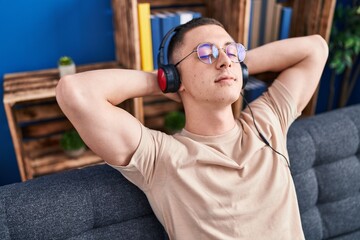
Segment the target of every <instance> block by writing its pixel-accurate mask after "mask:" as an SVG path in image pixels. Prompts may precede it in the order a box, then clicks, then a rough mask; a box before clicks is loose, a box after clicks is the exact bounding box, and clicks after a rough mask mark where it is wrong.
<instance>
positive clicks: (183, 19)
mask: <svg viewBox="0 0 360 240" xmlns="http://www.w3.org/2000/svg"><path fill="white" fill-rule="evenodd" d="M176 14H178V15H179V16H180V24H184V23H187V22H189V21H191V20H192V19H193V18H194V17H193V12H191V11H177V12H176Z"/></svg>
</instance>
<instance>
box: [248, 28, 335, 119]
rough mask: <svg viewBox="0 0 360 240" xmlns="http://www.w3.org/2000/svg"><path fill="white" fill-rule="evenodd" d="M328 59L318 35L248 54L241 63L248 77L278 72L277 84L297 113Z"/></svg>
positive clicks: (308, 98) (324, 45)
mask: <svg viewBox="0 0 360 240" xmlns="http://www.w3.org/2000/svg"><path fill="white" fill-rule="evenodd" d="M327 57H328V46H327V43H326V41H325V40H324V39H323V38H322V37H321V36H319V35H312V36H306V37H297V38H290V39H286V40H281V41H276V42H272V43H269V44H266V45H264V46H261V47H258V48H255V49H253V50H250V51H249V52H248V54H247V57H246V59H245V63H246V64H247V66H248V68H249V73H250V74H257V73H263V72H268V71H271V72H280V75H279V76H278V78H277V80H279V81H281V82H282V83H283V84H284V85H285V86H286V88H287V89H288V90H289V91H290V94H291V95H292V96H293V98H294V99H295V101H296V103H297V110H298V111H299V112H301V111H302V110H303V109H304V108H305V106H306V105H307V103H308V102H309V100H310V98H311V97H312V95H313V93H314V91H315V89H316V87H317V85H318V84H319V81H320V77H321V74H322V71H323V68H324V66H325V63H326V59H327Z"/></svg>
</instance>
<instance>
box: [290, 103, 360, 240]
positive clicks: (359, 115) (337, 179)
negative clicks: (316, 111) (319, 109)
mask: <svg viewBox="0 0 360 240" xmlns="http://www.w3.org/2000/svg"><path fill="white" fill-rule="evenodd" d="M287 147H288V151H289V158H290V162H291V171H292V174H293V179H294V184H295V188H296V192H297V196H298V202H299V209H300V213H301V219H302V224H303V229H304V233H305V237H306V239H330V238H339V239H342V238H341V237H344V239H359V238H352V237H350V236H359V232H360V192H359V190H360V160H359V159H360V105H357V106H353V107H348V108H344V109H339V110H337V111H332V112H327V113H324V114H320V115H316V116H313V117H310V118H307V119H300V120H297V121H295V122H294V123H293V125H292V126H291V128H290V129H289V133H288V146H287ZM345 237H346V238H345Z"/></svg>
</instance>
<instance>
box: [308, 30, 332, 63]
mask: <svg viewBox="0 0 360 240" xmlns="http://www.w3.org/2000/svg"><path fill="white" fill-rule="evenodd" d="M312 40H313V43H312V44H313V54H314V55H315V56H316V57H317V58H319V60H322V61H323V62H324V65H325V63H326V61H327V58H328V56H329V46H328V43H327V42H326V40H325V39H324V38H323V37H322V36H321V35H319V34H316V35H312Z"/></svg>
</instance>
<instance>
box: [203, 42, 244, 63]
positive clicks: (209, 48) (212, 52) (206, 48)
mask: <svg viewBox="0 0 360 240" xmlns="http://www.w3.org/2000/svg"><path fill="white" fill-rule="evenodd" d="M245 52H246V49H245V47H244V46H243V45H241V44H240V43H230V44H228V45H226V47H225V53H226V55H227V56H228V57H229V58H230V60H231V61H232V62H235V63H237V62H239V61H240V62H242V61H243V60H244V59H245ZM197 55H198V57H199V59H200V61H202V62H203V63H206V64H212V63H213V62H215V61H216V59H217V58H218V57H219V48H218V47H217V46H216V45H214V44H212V43H202V44H200V45H199V46H198V47H197Z"/></svg>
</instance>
